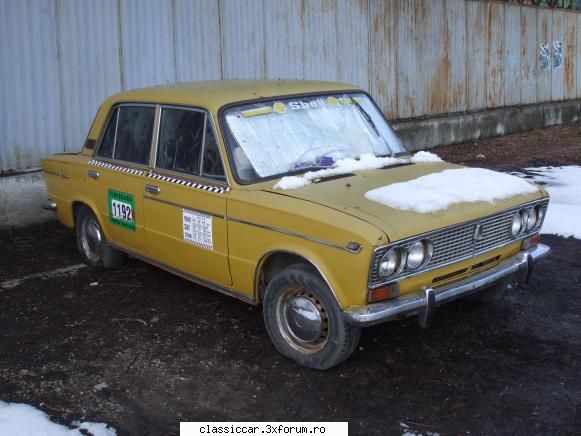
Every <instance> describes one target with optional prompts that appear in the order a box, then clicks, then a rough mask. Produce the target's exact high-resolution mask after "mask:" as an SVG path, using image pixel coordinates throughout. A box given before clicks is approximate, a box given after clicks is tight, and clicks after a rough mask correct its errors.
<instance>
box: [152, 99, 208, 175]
mask: <svg viewBox="0 0 581 436" xmlns="http://www.w3.org/2000/svg"><path fill="white" fill-rule="evenodd" d="M204 118H205V115H204V113H203V112H198V111H190V110H182V109H167V108H164V109H163V110H162V112H161V127H160V129H161V130H160V133H159V143H158V146H157V157H156V167H157V168H162V169H165V170H170V171H176V172H180V173H186V174H190V175H195V176H197V175H199V174H200V156H201V153H202V143H203V140H204Z"/></svg>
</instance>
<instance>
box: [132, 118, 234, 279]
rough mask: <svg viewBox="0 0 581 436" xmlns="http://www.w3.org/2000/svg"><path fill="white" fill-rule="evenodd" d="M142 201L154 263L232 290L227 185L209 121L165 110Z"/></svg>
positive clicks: (149, 246) (150, 251)
mask: <svg viewBox="0 0 581 436" xmlns="http://www.w3.org/2000/svg"><path fill="white" fill-rule="evenodd" d="M145 191H146V192H145V194H144V197H143V204H144V213H145V225H146V237H147V244H148V248H149V253H150V255H151V257H152V258H153V259H155V260H156V261H158V262H161V263H162V264H165V266H166V267H167V266H169V267H170V268H171V269H173V270H177V271H176V272H179V273H182V274H186V275H187V276H194V277H195V278H202V279H204V280H207V281H210V282H213V283H217V284H220V285H230V284H231V277H230V270H229V266H228V240H227V226H226V199H227V196H228V191H229V188H228V184H227V181H226V175H225V172H224V166H223V162H222V158H221V155H220V150H219V148H218V143H217V142H216V134H215V129H214V126H213V122H212V118H211V116H210V115H209V114H208V113H207V112H206V111H204V110H201V109H194V108H184V107H175V106H162V107H161V114H160V121H159V129H158V140H157V149H156V152H155V158H154V169H153V171H152V172H151V173H149V174H148V180H147V183H146V186H145Z"/></svg>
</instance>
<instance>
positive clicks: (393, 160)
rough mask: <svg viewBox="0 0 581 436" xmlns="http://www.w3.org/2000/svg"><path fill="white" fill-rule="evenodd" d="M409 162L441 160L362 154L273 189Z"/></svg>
mask: <svg viewBox="0 0 581 436" xmlns="http://www.w3.org/2000/svg"><path fill="white" fill-rule="evenodd" d="M409 162H413V163H422V162H425V163H435V162H442V159H440V158H439V157H438V156H437V155H435V154H433V153H429V152H427V151H419V152H417V153H416V154H414V155H413V156H412V157H411V158H397V157H377V156H374V155H372V154H363V155H361V157H360V158H359V159H358V160H356V159H351V158H346V159H339V160H338V161H337V162H335V166H333V167H330V168H325V169H322V170H317V171H308V172H306V173H305V174H302V175H300V176H286V177H283V178H282V179H280V180H279V181H278V182H277V183H276V184H275V185H274V189H285V190H286V189H298V188H302V187H303V186H306V185H308V184H310V183H312V182H313V181H314V180H317V179H320V178H323V177H331V176H337V175H341V174H349V173H352V172H354V171H366V170H376V169H379V168H383V167H385V166H389V165H397V164H401V163H409Z"/></svg>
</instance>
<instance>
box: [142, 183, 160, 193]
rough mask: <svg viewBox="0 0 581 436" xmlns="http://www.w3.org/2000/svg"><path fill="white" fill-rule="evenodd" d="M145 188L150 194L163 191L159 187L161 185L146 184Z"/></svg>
mask: <svg viewBox="0 0 581 436" xmlns="http://www.w3.org/2000/svg"><path fill="white" fill-rule="evenodd" d="M145 190H146V191H147V192H149V193H150V194H159V193H160V192H161V189H159V186H155V185H145Z"/></svg>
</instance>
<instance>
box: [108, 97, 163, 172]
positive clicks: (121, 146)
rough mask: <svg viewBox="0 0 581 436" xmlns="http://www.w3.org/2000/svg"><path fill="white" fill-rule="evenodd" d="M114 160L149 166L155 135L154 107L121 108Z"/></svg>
mask: <svg viewBox="0 0 581 436" xmlns="http://www.w3.org/2000/svg"><path fill="white" fill-rule="evenodd" d="M118 110H119V116H118V117H119V119H118V122H117V136H116V139H115V146H114V149H113V159H118V160H122V161H125V162H133V163H137V164H141V165H147V164H148V162H149V153H150V151H151V136H152V134H153V119H154V116H155V108H154V107H153V106H121V107H120V108H119V109H118Z"/></svg>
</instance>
